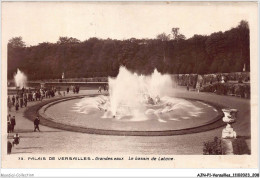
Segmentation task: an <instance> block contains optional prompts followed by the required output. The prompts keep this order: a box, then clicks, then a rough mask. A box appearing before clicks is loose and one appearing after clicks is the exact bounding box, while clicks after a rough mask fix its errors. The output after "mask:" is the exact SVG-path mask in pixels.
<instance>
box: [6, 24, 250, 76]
mask: <svg viewBox="0 0 260 178" xmlns="http://www.w3.org/2000/svg"><path fill="white" fill-rule="evenodd" d="M249 55H250V50H249V26H248V23H247V22H246V21H241V22H240V23H239V24H238V26H237V27H235V28H232V29H230V30H228V31H225V32H216V33H212V34H211V35H208V36H206V35H194V36H193V37H191V38H189V39H186V38H185V36H184V35H182V34H181V33H180V31H179V28H173V29H172V34H171V35H167V34H165V33H162V34H158V35H157V37H156V38H154V39H135V38H131V39H127V40H116V39H98V38H90V39H88V40H85V41H80V40H78V39H76V38H72V37H70V38H69V37H60V38H59V40H58V41H57V42H56V43H49V42H43V43H39V44H38V45H36V46H30V47H26V46H25V43H24V42H23V40H22V37H14V38H12V39H10V40H9V43H8V79H12V78H13V75H14V73H15V72H16V70H17V68H19V69H21V70H22V71H23V72H24V73H25V74H26V75H27V76H28V78H29V80H39V79H57V78H61V74H62V73H63V72H64V73H65V77H66V78H77V77H104V76H116V75H117V74H118V71H119V67H120V66H125V67H127V68H128V69H129V70H131V71H134V72H137V73H140V74H150V73H152V72H153V70H154V69H155V68H157V70H158V71H159V72H161V73H169V74H191V73H193V74H207V73H219V72H221V73H228V72H241V71H242V70H243V67H244V66H246V68H245V69H246V71H250V56H249Z"/></svg>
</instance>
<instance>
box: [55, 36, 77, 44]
mask: <svg viewBox="0 0 260 178" xmlns="http://www.w3.org/2000/svg"><path fill="white" fill-rule="evenodd" d="M76 43H80V41H79V40H78V39H77V38H72V37H70V38H68V37H60V38H59V40H58V41H57V44H76Z"/></svg>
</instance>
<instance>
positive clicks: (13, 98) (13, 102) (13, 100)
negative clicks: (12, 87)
mask: <svg viewBox="0 0 260 178" xmlns="http://www.w3.org/2000/svg"><path fill="white" fill-rule="evenodd" d="M12 104H13V106H14V104H15V97H14V95H13V97H12Z"/></svg>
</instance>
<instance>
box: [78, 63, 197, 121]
mask: <svg viewBox="0 0 260 178" xmlns="http://www.w3.org/2000/svg"><path fill="white" fill-rule="evenodd" d="M172 82H173V81H172V79H171V77H170V75H164V74H161V73H159V72H158V71H157V70H154V72H153V73H152V74H151V75H149V76H145V75H138V74H136V73H132V72H130V71H128V70H127V69H126V68H124V67H120V69H119V73H118V76H117V77H116V78H109V80H108V84H109V96H104V95H98V96H95V97H87V98H83V99H81V100H80V101H79V102H78V103H75V105H74V107H73V111H76V112H78V113H84V114H88V115H91V114H93V113H102V116H101V118H102V119H116V120H117V121H122V122H125V121H131V122H132V121H134V122H137V121H138V122H139V121H145V120H158V122H161V123H166V122H168V121H171V120H176V121H179V119H178V118H177V119H176V118H175V117H176V116H178V114H179V113H185V114H187V116H185V117H183V119H190V118H191V117H195V116H199V115H200V114H201V113H202V111H201V108H200V107H197V106H196V105H194V104H192V103H191V102H189V101H186V100H183V99H178V98H174V97H170V96H169V95H172V94H173V89H172ZM178 117H179V116H178Z"/></svg>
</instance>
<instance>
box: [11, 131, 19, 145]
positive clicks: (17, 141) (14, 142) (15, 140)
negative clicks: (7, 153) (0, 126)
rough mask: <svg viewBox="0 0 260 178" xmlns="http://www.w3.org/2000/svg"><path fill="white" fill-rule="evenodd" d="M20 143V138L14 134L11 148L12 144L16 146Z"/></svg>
mask: <svg viewBox="0 0 260 178" xmlns="http://www.w3.org/2000/svg"><path fill="white" fill-rule="evenodd" d="M19 143H20V136H19V135H18V133H16V134H15V135H14V137H13V146H14V144H16V145H18V144H19Z"/></svg>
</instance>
